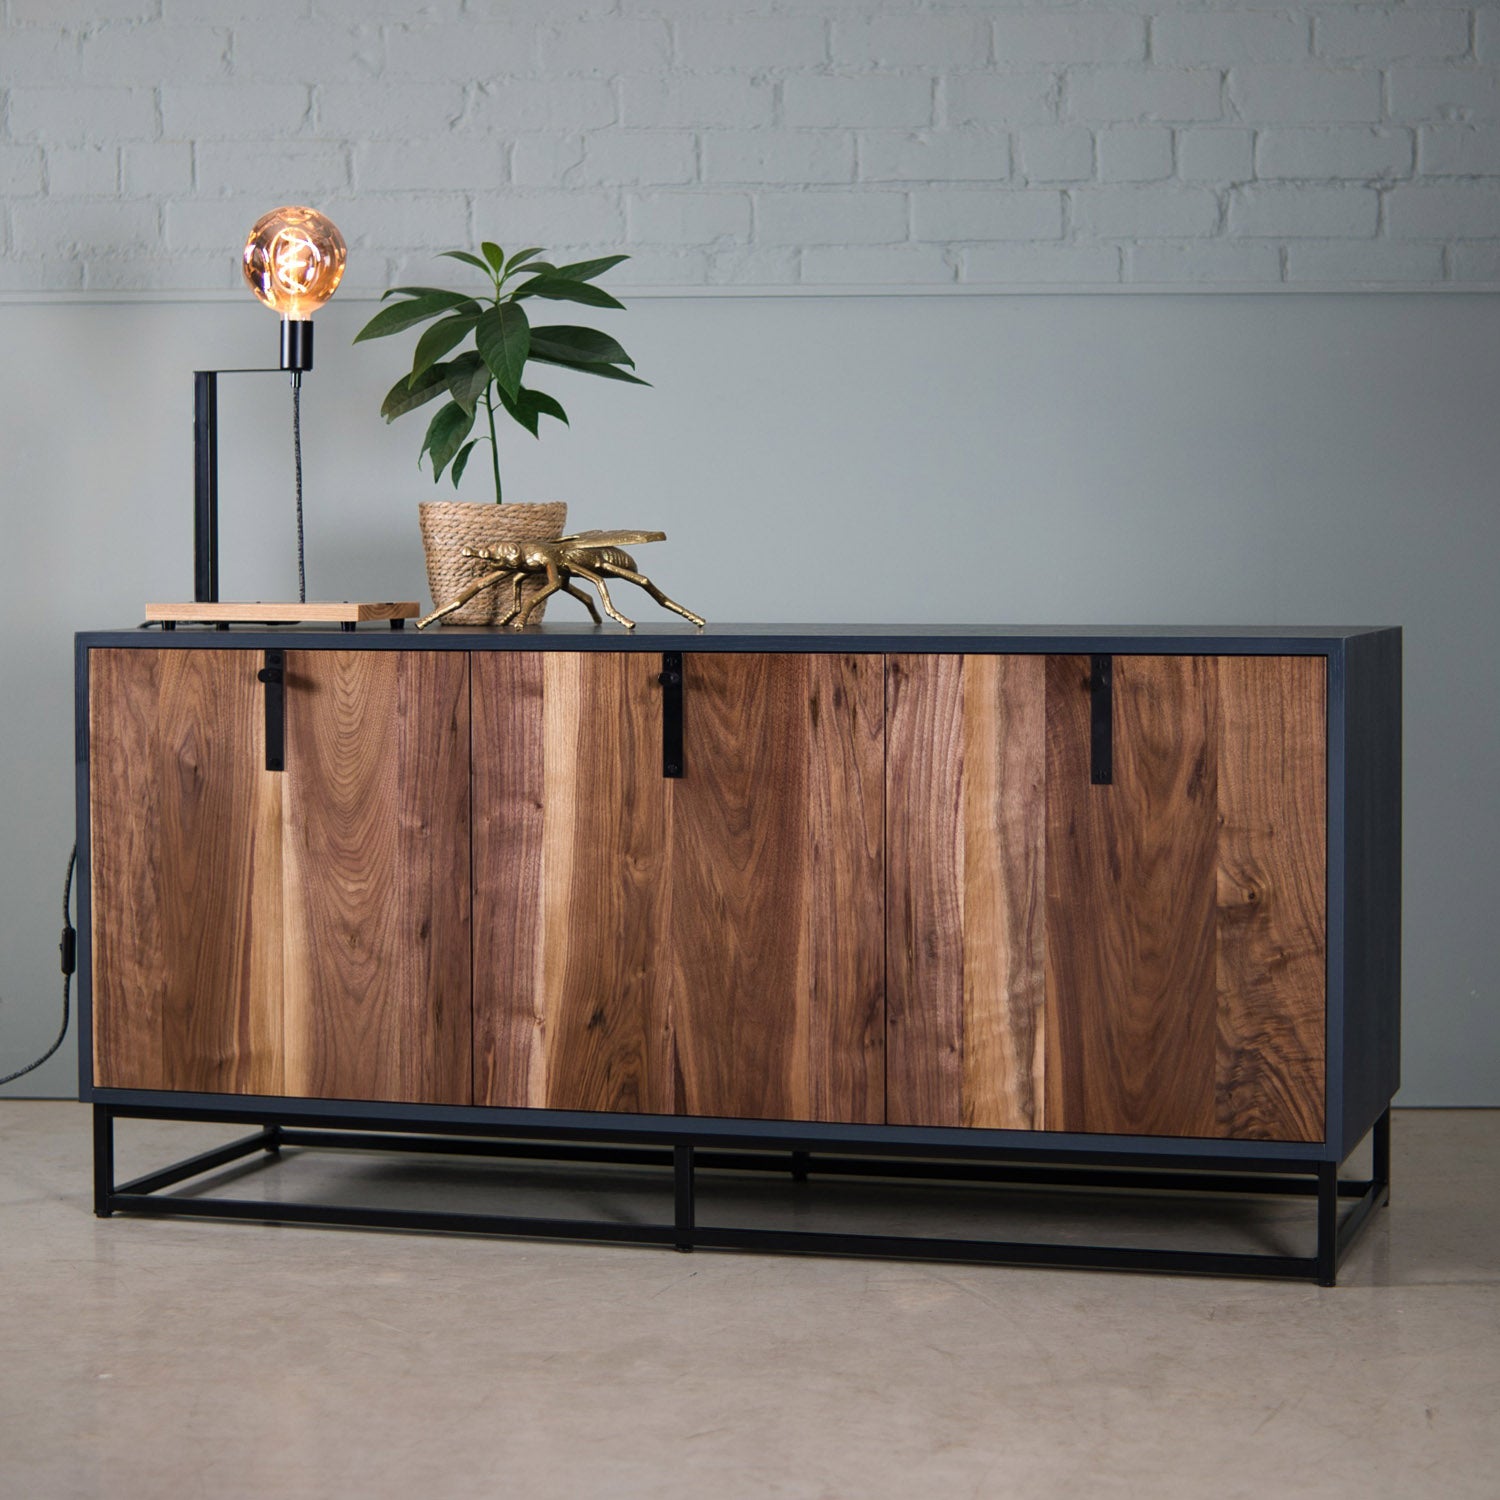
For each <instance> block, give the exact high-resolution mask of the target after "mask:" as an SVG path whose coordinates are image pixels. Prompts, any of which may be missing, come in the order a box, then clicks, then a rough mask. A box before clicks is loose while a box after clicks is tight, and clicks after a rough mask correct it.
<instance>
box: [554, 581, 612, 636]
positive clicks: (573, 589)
mask: <svg viewBox="0 0 1500 1500" xmlns="http://www.w3.org/2000/svg"><path fill="white" fill-rule="evenodd" d="M563 593H565V594H571V595H572V596H573V597H574V598H575V599H578V600H581V601H582V603H583V607H584V608H585V609H586V610H588V612H589V618H590V619H591V620H592V621H593V622H594V624H596V625H602V624H603V623H604V621H603V620H601V619H600V618H599V611H598V610H597V609H595V608H594V601H593V600H592V599H590V598H589V596H588V595H587V594H585V593H584V591H583V590H582V589H581V588H579V587H578V585H577V584H576V583H574V582H572V580H571V579H570V580H569V581H568V582H567V583H565V584H563Z"/></svg>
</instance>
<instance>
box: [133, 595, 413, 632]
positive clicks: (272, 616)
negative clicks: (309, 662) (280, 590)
mask: <svg viewBox="0 0 1500 1500" xmlns="http://www.w3.org/2000/svg"><path fill="white" fill-rule="evenodd" d="M420 613H421V610H420V607H419V606H418V605H417V604H416V603H415V602H414V601H412V600H403V601H401V602H400V603H398V604H391V603H372V602H371V601H368V600H353V601H351V600H347V599H346V600H342V601H340V600H332V601H322V600H320V601H319V602H317V603H315V604H303V603H298V602H297V601H295V600H292V601H289V602H285V603H283V602H281V601H278V600H269V601H268V600H262V599H253V600H248V601H239V602H235V601H233V600H230V601H228V602H222V601H217V600H216V601H215V602H213V603H211V604H209V603H197V604H148V605H147V606H146V618H147V620H151V621H156V620H159V621H161V622H162V623H163V624H170V625H231V624H249V625H280V624H300V623H304V622H309V621H317V622H336V623H338V624H340V625H349V626H353V625H357V624H359V623H360V622H361V621H363V620H390V621H392V622H393V623H395V622H396V621H400V620H412V619H415V618H416V617H417V615H418V614H420Z"/></svg>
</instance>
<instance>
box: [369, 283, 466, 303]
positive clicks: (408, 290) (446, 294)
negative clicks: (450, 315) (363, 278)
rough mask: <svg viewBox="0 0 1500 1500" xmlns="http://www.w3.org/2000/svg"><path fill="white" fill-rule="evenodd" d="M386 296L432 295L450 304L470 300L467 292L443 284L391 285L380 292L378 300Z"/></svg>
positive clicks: (383, 299) (382, 299) (384, 298)
mask: <svg viewBox="0 0 1500 1500" xmlns="http://www.w3.org/2000/svg"><path fill="white" fill-rule="evenodd" d="M387 297H434V298H442V299H443V300H444V301H446V302H447V303H449V304H450V305H451V304H453V303H455V302H468V301H470V300H471V298H470V294H469V293H468V292H454V291H450V290H449V289H448V288H447V287H445V286H393V287H391V288H390V290H389V291H384V292H382V293H381V294H380V300H381V301H382V302H384V301H385V300H386V298H387Z"/></svg>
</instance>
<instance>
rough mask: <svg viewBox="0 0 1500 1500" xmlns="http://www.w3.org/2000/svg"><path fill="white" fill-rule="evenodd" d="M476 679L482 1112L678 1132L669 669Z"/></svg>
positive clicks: (539, 659) (584, 669) (605, 664)
mask: <svg viewBox="0 0 1500 1500" xmlns="http://www.w3.org/2000/svg"><path fill="white" fill-rule="evenodd" d="M473 670H474V696H475V746H474V799H475V809H476V819H475V844H474V900H475V939H476V973H475V1013H474V1041H475V1098H476V1100H477V1102H479V1103H482V1104H504V1105H516V1106H525V1105H530V1106H535V1107H546V1108H551V1109H579V1110H623V1111H632V1112H645V1113H652V1114H669V1113H671V1112H672V1109H673V1106H674V1101H675V1098H676V1085H675V1080H674V1076H673V1062H672V1037H671V1029H670V1017H669V1002H668V987H669V984H670V977H671V963H670V955H669V954H668V952H667V911H668V899H669V886H668V880H667V865H666V856H667V846H668V838H667V827H666V809H667V787H668V786H669V785H670V783H668V782H666V781H664V779H663V777H662V774H661V690H660V687H659V685H658V683H657V681H656V674H657V672H659V671H660V658H659V657H655V656H647V655H641V654H635V653H629V652H619V653H615V652H592V651H590V652H549V653H545V654H543V653H536V654H533V653H530V652H526V653H521V652H516V653H511V652H493V653H490V652H486V653H475V655H474V665H473Z"/></svg>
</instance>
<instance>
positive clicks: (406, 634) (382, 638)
mask: <svg viewBox="0 0 1500 1500" xmlns="http://www.w3.org/2000/svg"><path fill="white" fill-rule="evenodd" d="M1387 631H1389V632H1390V633H1392V634H1397V635H1399V633H1400V630H1399V627H1392V626H1368V625H1360V626H1337V625H1311V626H1303V625H1297V626H1291V625H1288V626H1276V625H793V624H733V625H718V624H710V625H709V626H708V627H707V628H706V629H703V630H698V629H696V628H694V627H693V626H691V625H688V624H687V623H686V622H680V623H663V624H660V625H657V624H649V625H641V626H639V627H638V628H637V629H635V630H625V629H623V628H622V627H620V626H617V625H607V626H604V625H589V624H586V623H578V624H575V623H571V622H570V623H566V624H564V623H558V624H552V623H549V624H545V625H536V626H530V627H528V628H527V629H525V630H520V631H516V630H508V629H496V628H494V627H479V628H472V627H470V628H453V627H441V626H440V627H438V628H436V629H433V630H427V631H422V632H418V631H416V630H392V629H391V628H390V627H389V625H388V624H386V623H384V622H381V623H378V624H374V625H365V626H361V627H360V628H359V629H358V630H353V631H345V630H341V629H340V628H339V627H338V626H337V625H270V626H268V625H232V626H230V627H228V628H227V629H225V628H215V627H214V626H212V625H204V626H199V625H193V626H188V625H181V626H178V628H177V629H175V630H170V631H164V630H160V629H157V628H146V627H143V626H137V627H135V628H134V629H125V630H92V631H80V632H79V633H78V635H77V641H78V644H79V646H81V647H83V648H84V649H92V648H96V647H111V646H113V647H118V646H168V647H222V648H231V649H232V648H248V649H256V648H261V647H281V648H284V649H316V648H319V647H323V648H330V647H331V648H334V649H343V650H349V649H355V650H364V649H374V650H391V649H396V650H414V649H415V650H450V651H451V650H459V651H872V652H873V651H880V652H890V651H910V652H979V653H988V652H1040V651H1047V652H1096V651H1097V652H1117V653H1126V652H1168V653H1175V652H1231V653H1237V652H1245V653H1253V654H1257V655H1260V654H1267V655H1280V654H1302V653H1311V654H1322V653H1326V652H1328V651H1329V650H1330V649H1332V648H1335V647H1337V646H1338V645H1339V644H1341V643H1343V642H1345V641H1348V640H1350V639H1351V638H1353V637H1356V636H1366V635H1374V634H1381V633H1384V632H1387Z"/></svg>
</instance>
